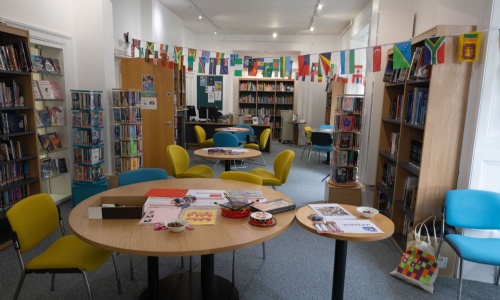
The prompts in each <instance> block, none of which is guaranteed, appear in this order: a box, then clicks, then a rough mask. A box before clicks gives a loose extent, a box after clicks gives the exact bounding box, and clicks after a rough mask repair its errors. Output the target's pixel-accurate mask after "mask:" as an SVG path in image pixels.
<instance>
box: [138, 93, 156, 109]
mask: <svg viewBox="0 0 500 300" xmlns="http://www.w3.org/2000/svg"><path fill="white" fill-rule="evenodd" d="M157 103H158V99H157V98H156V93H151V92H142V93H141V109H152V110H156V109H157V108H158V106H157Z"/></svg>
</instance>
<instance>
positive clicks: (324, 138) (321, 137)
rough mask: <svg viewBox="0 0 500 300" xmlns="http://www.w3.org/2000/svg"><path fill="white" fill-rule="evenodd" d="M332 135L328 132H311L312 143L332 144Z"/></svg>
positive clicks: (320, 144) (319, 144)
mask: <svg viewBox="0 0 500 300" xmlns="http://www.w3.org/2000/svg"><path fill="white" fill-rule="evenodd" d="M332 141H333V139H332V135H331V134H330V133H327V132H314V131H313V132H311V144H313V145H317V146H331V145H332Z"/></svg>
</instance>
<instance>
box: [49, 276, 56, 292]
mask: <svg viewBox="0 0 500 300" xmlns="http://www.w3.org/2000/svg"><path fill="white" fill-rule="evenodd" d="M51 277H52V278H51V279H50V291H51V292H53V291H54V290H55V287H56V273H52V276H51Z"/></svg>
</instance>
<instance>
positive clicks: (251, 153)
mask: <svg viewBox="0 0 500 300" xmlns="http://www.w3.org/2000/svg"><path fill="white" fill-rule="evenodd" d="M207 149H209V148H202V149H197V150H195V151H194V155H196V156H199V157H203V158H209V159H219V160H233V159H237V160H241V159H249V158H255V157H259V156H260V155H261V154H262V152H260V151H259V150H254V149H250V148H228V147H223V148H222V149H228V150H230V149H235V150H248V151H245V152H238V153H237V154H226V153H224V152H215V153H208V150H207Z"/></svg>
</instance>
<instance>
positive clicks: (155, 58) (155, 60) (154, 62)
mask: <svg viewBox="0 0 500 300" xmlns="http://www.w3.org/2000/svg"><path fill="white" fill-rule="evenodd" d="M158 56H159V53H158V51H156V50H155V54H154V55H153V64H154V65H155V66H156V65H158Z"/></svg>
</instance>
